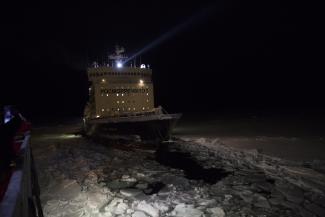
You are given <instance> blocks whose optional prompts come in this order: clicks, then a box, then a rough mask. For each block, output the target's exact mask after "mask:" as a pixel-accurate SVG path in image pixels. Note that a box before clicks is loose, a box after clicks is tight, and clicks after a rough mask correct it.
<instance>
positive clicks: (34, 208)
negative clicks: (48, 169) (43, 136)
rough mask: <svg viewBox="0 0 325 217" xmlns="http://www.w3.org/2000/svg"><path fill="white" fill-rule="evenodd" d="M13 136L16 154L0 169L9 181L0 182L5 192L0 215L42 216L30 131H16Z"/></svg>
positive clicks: (13, 216)
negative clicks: (9, 163) (3, 168)
mask: <svg viewBox="0 0 325 217" xmlns="http://www.w3.org/2000/svg"><path fill="white" fill-rule="evenodd" d="M14 137H15V138H13V140H12V141H13V143H14V144H15V145H16V147H19V146H20V148H19V149H18V154H17V155H16V158H15V159H13V160H12V162H11V165H10V167H9V168H8V169H7V170H5V171H0V172H2V173H7V176H8V177H9V182H6V183H0V184H2V187H4V185H5V193H4V195H3V197H2V199H0V216H1V217H43V212H42V208H41V203H40V199H39V195H40V190H39V185H38V179H37V173H36V169H35V165H34V160H33V155H32V150H31V145H30V131H24V132H17V133H16V134H15V136H14ZM17 145H18V146H17ZM2 147H3V146H2Z"/></svg>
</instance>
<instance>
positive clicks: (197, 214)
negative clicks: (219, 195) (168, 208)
mask: <svg viewBox="0 0 325 217" xmlns="http://www.w3.org/2000/svg"><path fill="white" fill-rule="evenodd" d="M172 215H174V216H175V217H188V216H191V217H202V216H203V212H202V211H201V210H198V209H195V208H194V206H193V205H187V204H184V203H181V204H178V205H176V207H175V209H174V210H173V212H172Z"/></svg>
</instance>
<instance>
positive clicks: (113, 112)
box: [84, 47, 180, 136]
mask: <svg viewBox="0 0 325 217" xmlns="http://www.w3.org/2000/svg"><path fill="white" fill-rule="evenodd" d="M123 52H124V49H123V48H120V47H116V51H115V54H113V55H110V56H109V60H110V61H109V64H105V65H99V64H97V63H96V62H95V63H93V65H92V67H90V68H88V70H87V73H88V79H89V81H90V82H91V86H90V88H89V102H88V104H87V106H86V108H85V115H84V119H85V122H86V125H87V127H89V125H90V126H92V127H94V126H96V128H98V127H99V125H101V126H100V128H106V129H108V130H109V129H110V131H111V132H113V131H114V132H116V133H123V134H125V133H126V134H128V133H131V134H146V133H147V132H144V131H146V130H147V131H148V132H149V131H150V130H151V129H146V128H153V127H154V128H156V129H155V131H157V130H158V131H159V130H161V129H164V128H166V127H167V128H168V129H165V130H164V131H166V132H159V134H162V135H163V134H166V136H167V135H169V133H170V130H171V128H172V126H173V125H175V124H174V123H176V121H177V120H178V119H179V117H180V115H178V114H177V115H175V114H174V115H172V114H163V112H162V109H161V107H158V108H155V107H154V91H153V82H152V70H151V69H150V68H149V66H148V65H144V64H140V66H139V67H137V66H136V65H135V64H132V65H130V66H126V65H124V64H125V60H126V59H127V57H126V56H124V55H123ZM154 122H155V124H154V125H152V123H154ZM156 122H159V123H156ZM113 123H114V124H113ZM122 123H123V124H122ZM127 123H129V124H127ZM131 123H132V124H131ZM135 124H136V125H137V126H136V127H137V128H143V129H142V130H141V132H140V133H138V132H135V131H134V129H133V130H132V129H128V128H131V127H134V126H131V125H135ZM166 124H167V125H166ZM104 125H106V126H104ZM119 125H121V126H119ZM160 125H161V126H160ZM92 131H94V129H93V130H92Z"/></svg>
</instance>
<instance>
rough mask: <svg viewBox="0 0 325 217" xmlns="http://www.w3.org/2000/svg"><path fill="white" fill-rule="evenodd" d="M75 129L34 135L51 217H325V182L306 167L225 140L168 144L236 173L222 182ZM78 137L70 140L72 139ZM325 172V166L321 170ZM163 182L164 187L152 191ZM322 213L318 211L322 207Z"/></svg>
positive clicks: (45, 203) (46, 209) (145, 151)
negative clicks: (192, 174)
mask: <svg viewBox="0 0 325 217" xmlns="http://www.w3.org/2000/svg"><path fill="white" fill-rule="evenodd" d="M76 130H77V127H75V126H72V127H71V126H60V127H51V128H48V129H42V130H40V131H38V132H37V131H36V132H34V135H33V137H32V138H33V139H32V144H33V152H34V157H35V160H36V165H37V169H38V175H39V182H40V186H41V201H42V206H43V209H44V215H45V216H46V217H54V216H56V217H63V216H69V217H70V216H72V217H74V216H76V217H77V216H85V217H86V216H89V217H90V216H92V217H97V216H98V217H106V216H121V217H122V216H125V217H150V216H151V217H160V216H175V217H183V216H184V217H185V216H193V217H203V216H206V217H209V216H211V217H212V216H215V217H223V216H308V215H309V214H310V215H311V216H312V215H313V214H314V215H317V216H323V214H324V213H325V207H324V204H325V203H323V202H324V201H325V199H324V198H325V196H324V192H325V176H324V174H323V173H321V172H319V171H320V170H315V169H313V166H312V164H309V165H308V166H306V165H304V164H303V162H291V161H287V160H282V159H280V158H274V157H270V156H267V155H263V154H261V153H259V152H258V151H257V150H250V151H243V150H236V149H234V148H229V147H227V146H224V145H223V144H222V143H220V141H219V140H213V139H208V138H198V139H193V138H182V140H180V139H178V140H177V141H176V142H175V141H174V142H169V143H164V144H163V145H166V146H168V147H169V148H170V150H178V151H181V152H186V153H189V154H190V155H191V156H192V157H193V159H195V160H196V161H197V162H199V163H200V164H201V165H202V166H203V167H204V168H222V169H224V170H225V171H227V172H229V175H227V176H226V177H224V178H223V179H221V180H220V181H218V182H217V183H215V184H208V183H205V182H204V181H202V180H191V179H188V178H187V177H186V176H185V171H184V170H182V169H179V168H173V167H169V166H165V165H162V164H160V163H158V162H157V161H156V159H155V152H154V150H153V149H152V150H150V149H141V148H139V146H138V145H132V144H123V143H121V141H109V142H108V141H97V142H94V141H92V140H89V139H86V138H83V137H81V136H78V135H74V134H73V132H75V131H76ZM69 132H71V134H69ZM317 165H318V166H319V168H323V167H322V166H323V164H322V163H320V164H317ZM156 183H163V184H164V185H163V187H162V188H161V189H159V190H158V192H156V193H153V194H150V193H149V194H148V192H153V188H154V187H153V186H156ZM315 207H316V208H315Z"/></svg>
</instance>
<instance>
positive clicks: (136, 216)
mask: <svg viewBox="0 0 325 217" xmlns="http://www.w3.org/2000/svg"><path fill="white" fill-rule="evenodd" d="M132 217H147V215H146V214H144V212H141V211H135V212H134V213H133V214H132Z"/></svg>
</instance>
